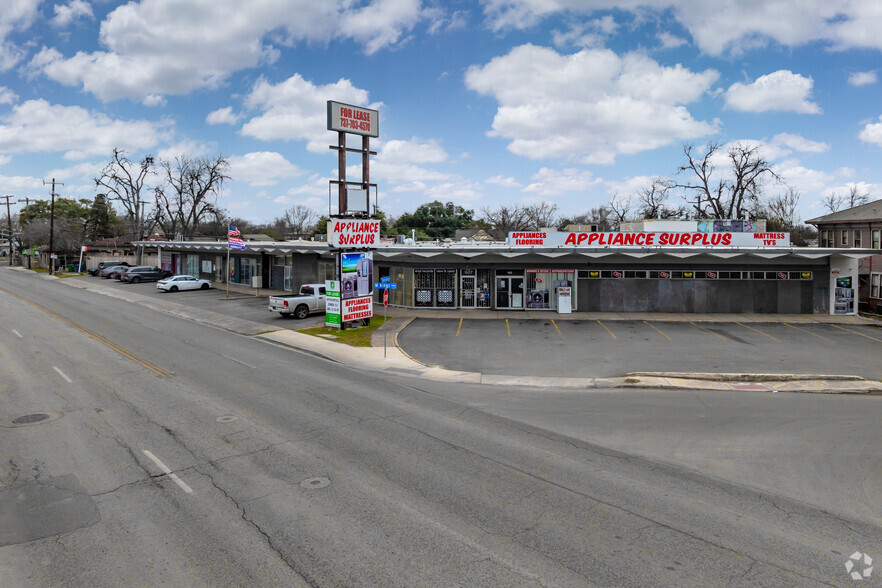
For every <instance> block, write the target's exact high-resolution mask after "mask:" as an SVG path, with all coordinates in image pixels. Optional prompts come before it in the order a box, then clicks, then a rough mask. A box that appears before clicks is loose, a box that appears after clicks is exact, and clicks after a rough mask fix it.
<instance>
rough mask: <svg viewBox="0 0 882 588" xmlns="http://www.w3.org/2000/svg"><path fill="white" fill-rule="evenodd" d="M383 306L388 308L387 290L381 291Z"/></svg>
mask: <svg viewBox="0 0 882 588" xmlns="http://www.w3.org/2000/svg"><path fill="white" fill-rule="evenodd" d="M383 306H389V290H383Z"/></svg>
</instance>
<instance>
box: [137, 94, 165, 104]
mask: <svg viewBox="0 0 882 588" xmlns="http://www.w3.org/2000/svg"><path fill="white" fill-rule="evenodd" d="M165 103H166V100H165V96H163V95H161V94H148V95H146V96H144V99H143V100H141V104H143V105H144V106H165Z"/></svg>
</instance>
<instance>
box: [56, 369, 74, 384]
mask: <svg viewBox="0 0 882 588" xmlns="http://www.w3.org/2000/svg"><path fill="white" fill-rule="evenodd" d="M52 369H53V370H55V371H56V372H58V375H59V376H61V377H62V378H64V379H65V380H67V383H68V384H73V380H71V379H70V378H68V377H67V376H66V375H65V373H64V372H63V371H61V370H60V369H58V368H57V367H55V366H54V365H53V366H52Z"/></svg>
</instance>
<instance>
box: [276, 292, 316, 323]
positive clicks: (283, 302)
mask: <svg viewBox="0 0 882 588" xmlns="http://www.w3.org/2000/svg"><path fill="white" fill-rule="evenodd" d="M268 308H269V311H270V312H278V313H279V314H281V315H282V316H283V317H289V316H293V317H294V318H298V319H304V318H306V317H307V316H309V313H311V312H324V311H325V285H324V284H303V285H302V286H300V293H299V294H292V295H291V296H270V297H269V307H268Z"/></svg>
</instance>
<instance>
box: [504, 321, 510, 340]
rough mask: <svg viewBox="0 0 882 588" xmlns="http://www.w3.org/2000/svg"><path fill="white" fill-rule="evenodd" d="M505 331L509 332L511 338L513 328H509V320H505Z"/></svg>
mask: <svg viewBox="0 0 882 588" xmlns="http://www.w3.org/2000/svg"><path fill="white" fill-rule="evenodd" d="M505 330H506V331H508V336H509V337H511V327H510V326H508V319H505Z"/></svg>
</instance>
